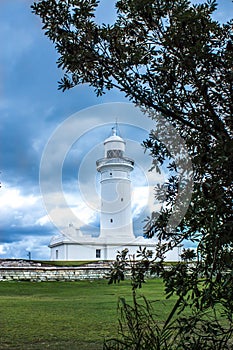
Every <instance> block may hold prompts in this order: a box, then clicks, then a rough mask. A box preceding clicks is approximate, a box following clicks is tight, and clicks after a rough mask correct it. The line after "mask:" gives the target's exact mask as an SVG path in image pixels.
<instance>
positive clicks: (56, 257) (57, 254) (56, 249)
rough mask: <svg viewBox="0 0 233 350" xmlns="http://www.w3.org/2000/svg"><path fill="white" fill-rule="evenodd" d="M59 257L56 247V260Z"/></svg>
mask: <svg viewBox="0 0 233 350" xmlns="http://www.w3.org/2000/svg"><path fill="white" fill-rule="evenodd" d="M57 259H58V249H56V260H57Z"/></svg>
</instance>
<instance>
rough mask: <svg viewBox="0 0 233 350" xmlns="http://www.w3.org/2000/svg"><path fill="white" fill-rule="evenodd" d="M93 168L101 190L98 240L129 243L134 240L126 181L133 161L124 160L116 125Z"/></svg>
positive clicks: (129, 193) (129, 187)
mask: <svg viewBox="0 0 233 350" xmlns="http://www.w3.org/2000/svg"><path fill="white" fill-rule="evenodd" d="M96 166H97V171H98V172H99V173H100V188H101V191H100V192H101V207H100V208H101V209H100V236H99V238H100V239H103V240H104V241H105V242H106V243H110V242H112V241H116V240H119V241H121V242H127V241H128V242H130V241H132V240H134V239H135V236H134V233H133V224H132V209H131V180H130V173H131V171H132V170H133V169H134V161H133V160H132V159H130V158H128V157H126V156H125V141H124V140H123V139H122V138H121V136H119V131H118V125H117V123H116V125H115V126H114V127H113V128H112V135H111V136H110V137H108V138H107V139H106V140H105V141H104V158H101V159H99V160H97V162H96Z"/></svg>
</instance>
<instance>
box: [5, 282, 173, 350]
mask: <svg viewBox="0 0 233 350" xmlns="http://www.w3.org/2000/svg"><path fill="white" fill-rule="evenodd" d="M139 294H143V295H145V296H146V297H147V298H148V299H149V300H158V310H159V311H158V319H164V317H165V316H166V314H168V312H169V310H170V309H171V307H172V304H173V301H174V300H173V301H172V299H171V300H165V296H164V291H163V284H162V281H161V280H160V279H153V280H149V281H148V282H147V283H146V284H145V285H144V286H143V288H142V289H141V290H140V291H139ZM119 297H125V298H126V300H127V302H130V301H131V300H132V298H131V286H130V282H129V281H125V282H123V283H120V284H117V285H108V284H107V281H106V280H101V281H93V282H90V281H79V282H42V283H33V282H1V283H0V349H1V350H3V349H10V350H13V349H19V350H24V349H25V350H30V349H37V350H39V349H47V348H49V349H52V350H53V349H54V350H55V349H56V350H63V349H67V350H73V349H78V350H84V349H88V350H92V349H93V350H98V349H102V344H103V339H104V338H109V337H112V336H113V335H115V334H116V332H117V327H118V325H117V302H118V298H119ZM156 309H157V308H156Z"/></svg>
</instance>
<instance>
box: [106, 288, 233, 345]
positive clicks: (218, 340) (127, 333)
mask: <svg viewBox="0 0 233 350" xmlns="http://www.w3.org/2000/svg"><path fill="white" fill-rule="evenodd" d="M178 304H179V303H178V302H176V303H175V304H174V307H173V309H172V311H171V314H170V315H169V316H168V318H167V320H166V322H164V323H161V322H158V318H157V315H156V313H155V309H156V308H160V307H161V305H160V304H159V303H158V302H157V303H155V304H154V306H153V305H152V303H150V302H148V300H147V299H146V298H145V297H143V302H141V301H140V300H139V298H137V297H136V294H135V293H134V294H133V305H129V304H127V303H126V301H125V299H124V298H121V299H120V301H119V309H120V320H119V332H118V334H119V336H118V338H116V339H111V340H107V341H105V343H104V348H103V349H104V350H127V349H129V350H143V349H145V350H147V349H150V350H180V349H193V350H196V349H200V350H222V349H225V350H230V349H232V344H233V339H232V335H233V329H232V323H230V324H229V326H228V327H226V325H224V324H222V323H221V317H219V316H218V315H216V313H215V311H213V312H211V311H209V312H208V313H202V312H200V311H199V312H196V313H193V314H192V315H191V316H189V317H188V318H187V317H178V318H177V316H176V318H174V315H176V313H177V312H178Z"/></svg>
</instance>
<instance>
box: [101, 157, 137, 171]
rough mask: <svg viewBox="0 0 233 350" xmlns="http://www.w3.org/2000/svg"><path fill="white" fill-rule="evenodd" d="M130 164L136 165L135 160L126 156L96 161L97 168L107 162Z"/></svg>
mask: <svg viewBox="0 0 233 350" xmlns="http://www.w3.org/2000/svg"><path fill="white" fill-rule="evenodd" d="M116 163H117V164H129V165H131V166H134V161H133V160H132V159H130V158H127V157H124V158H101V159H98V160H97V161H96V166H97V168H98V167H99V166H101V165H105V164H116Z"/></svg>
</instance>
